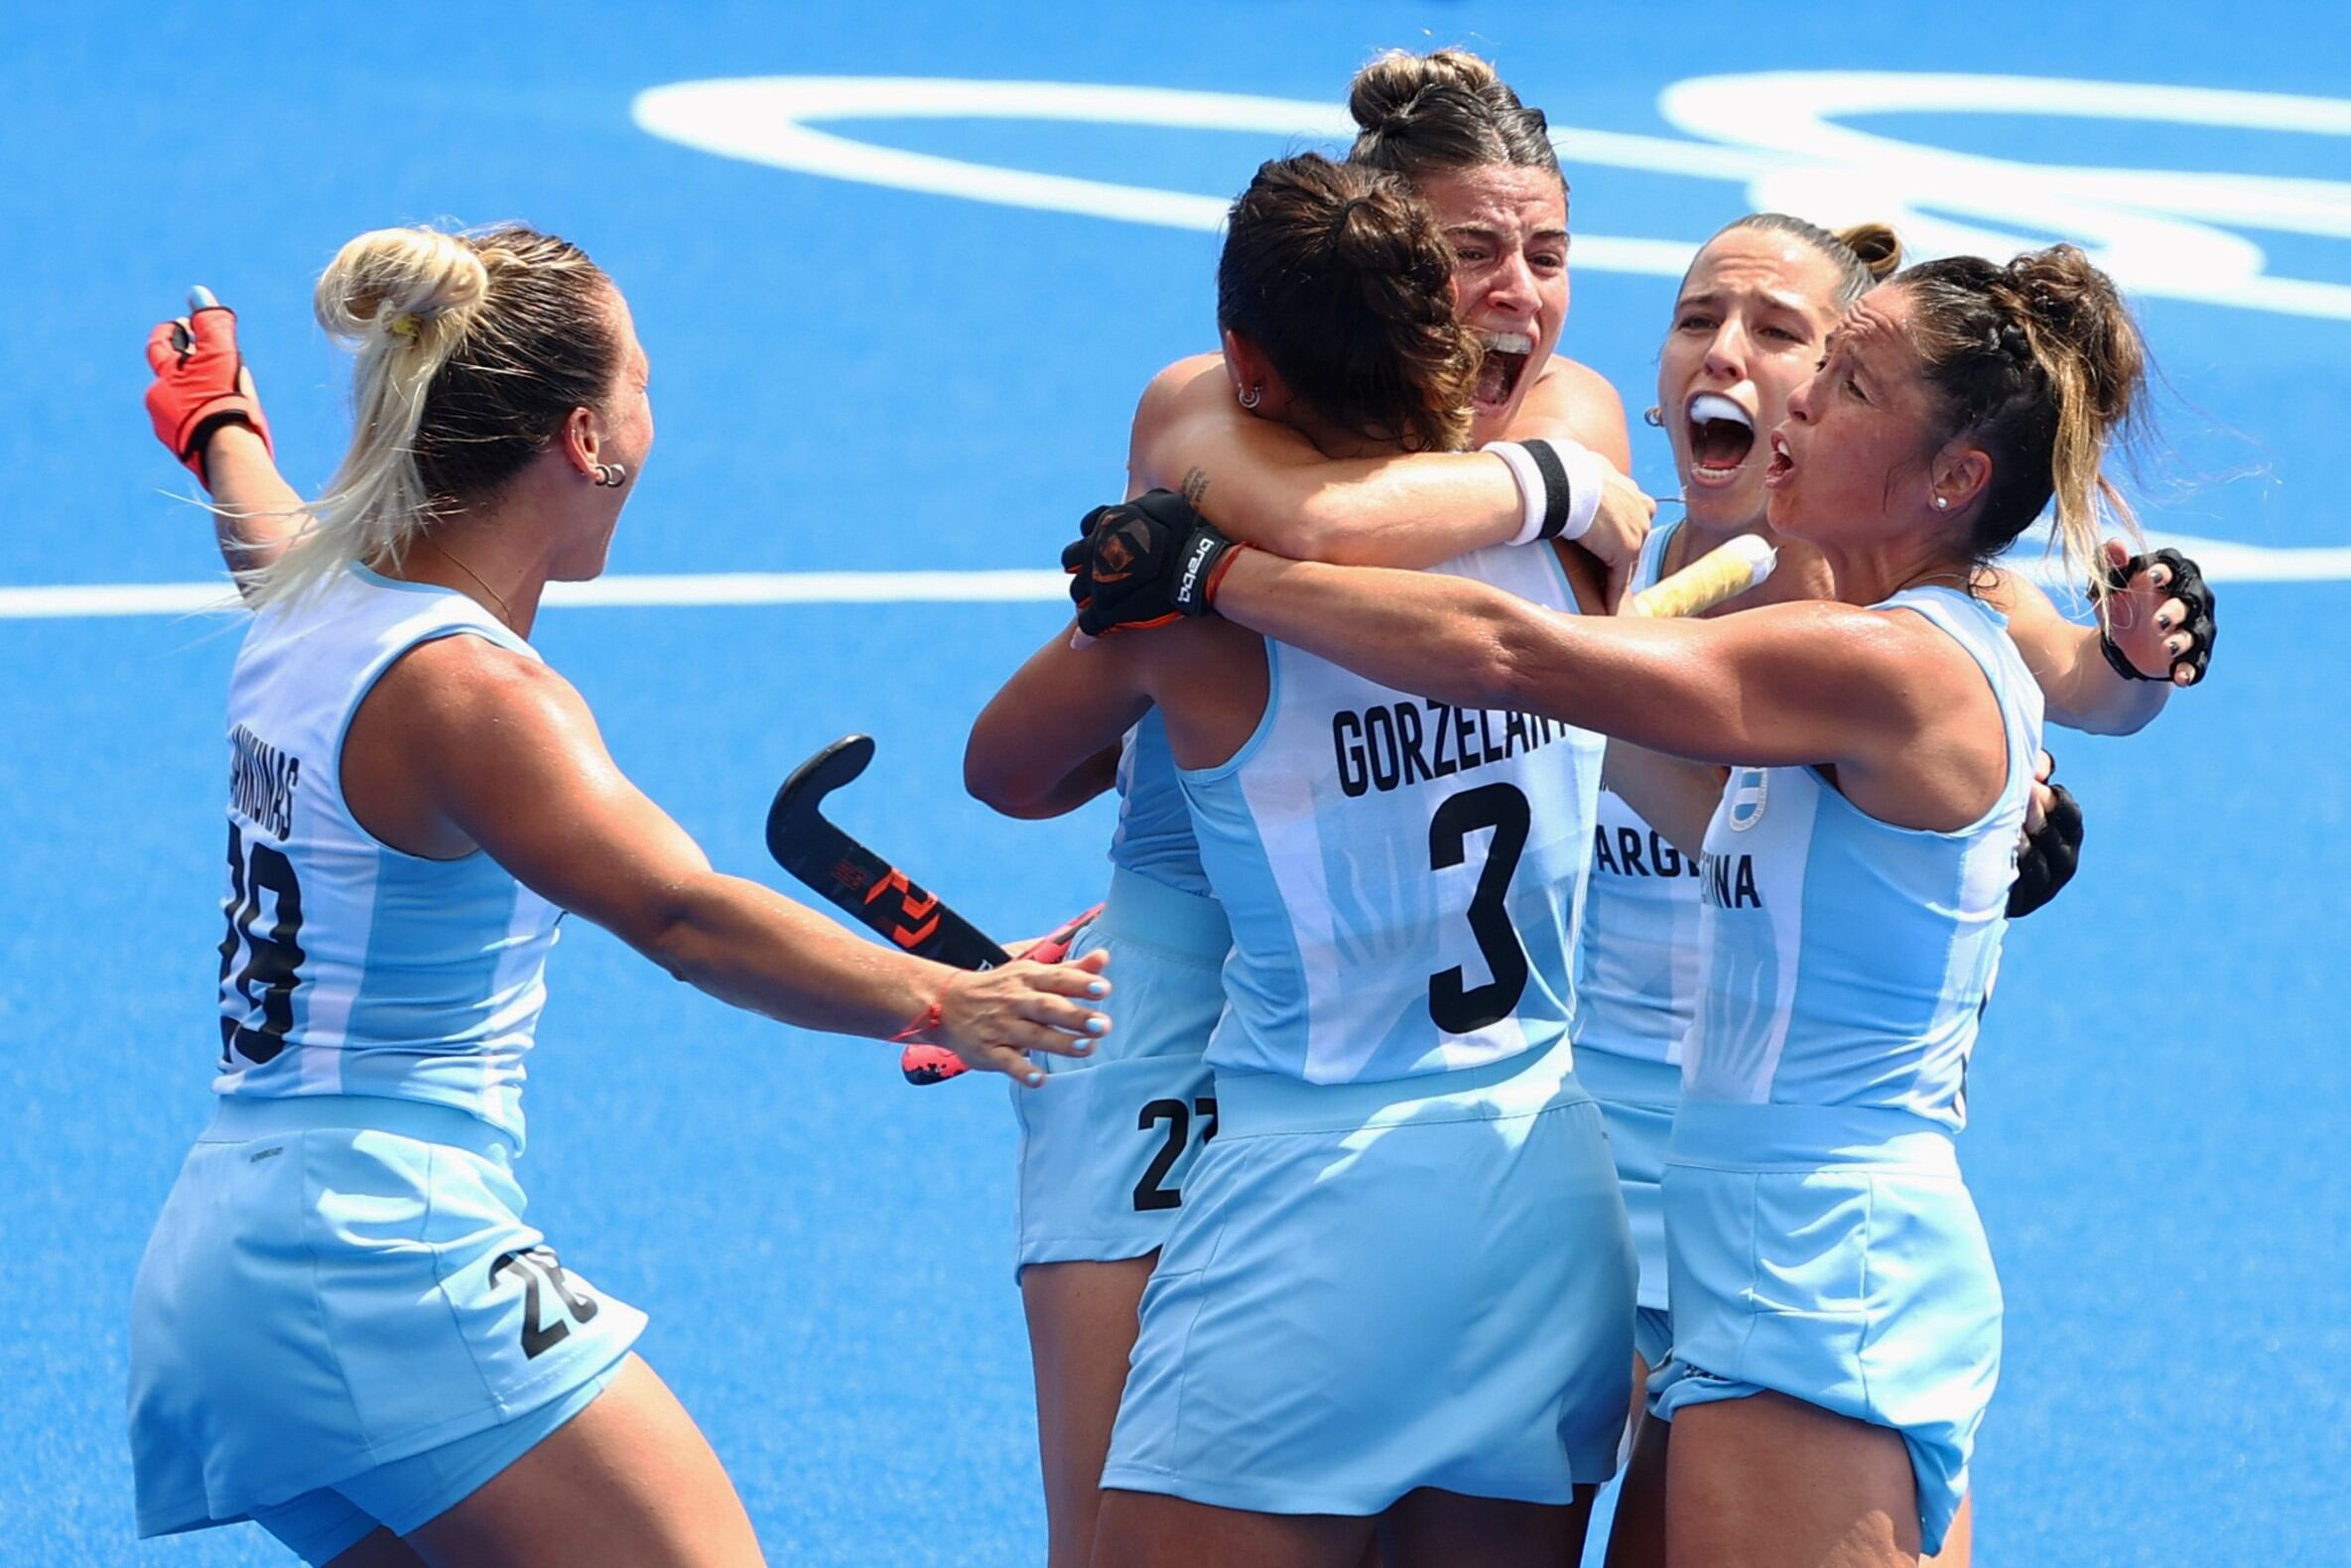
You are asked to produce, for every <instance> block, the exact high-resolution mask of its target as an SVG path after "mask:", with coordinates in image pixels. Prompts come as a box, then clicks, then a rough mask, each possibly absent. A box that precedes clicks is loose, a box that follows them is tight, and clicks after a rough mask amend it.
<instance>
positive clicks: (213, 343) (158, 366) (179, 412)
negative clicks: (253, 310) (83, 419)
mask: <svg viewBox="0 0 2351 1568" xmlns="http://www.w3.org/2000/svg"><path fill="white" fill-rule="evenodd" d="M147 367H148V368H149V369H150V370H153V371H154V372H155V384H154V385H153V386H151V387H149V388H148V389H147V417H148V418H150V419H152V420H153V421H155V439H156V440H158V441H160V442H162V443H163V444H164V445H165V446H167V447H169V448H171V449H172V456H173V457H177V458H179V459H180V460H181V461H182V462H184V463H186V464H188V466H189V469H190V470H191V471H192V472H194V473H195V474H196V477H197V478H198V479H201V480H203V481H204V484H205V487H206V488H209V487H210V486H211V482H212V481H211V479H210V478H209V477H208V476H207V475H206V474H205V472H204V443H205V442H206V441H208V440H210V439H211V436H212V432H214V431H216V430H218V429H219V428H220V427H221V426H223V425H230V424H235V425H242V426H244V427H245V428H246V429H248V430H250V431H252V432H253V434H254V435H256V436H259V437H260V438H261V445H262V448H263V449H264V450H265V451H267V452H268V453H269V454H270V456H271V457H276V456H277V449H276V448H275V447H273V446H271V445H270V439H269V421H268V420H266V419H264V418H262V417H261V400H260V398H258V397H257V396H255V395H254V392H253V377H252V376H251V375H250V374H248V373H247V372H246V369H245V359H244V356H243V355H242V354H240V353H238V352H237V313H236V312H234V311H232V310H230V309H229V308H228V307H227V306H225V305H208V306H205V307H204V308H203V309H201V310H199V311H196V312H195V313H194V314H193V315H191V316H189V317H188V318H187V319H186V320H185V321H175V322H164V323H162V324H160V325H159V326H157V327H156V328H155V330H154V331H152V332H149V333H148V334H147Z"/></svg>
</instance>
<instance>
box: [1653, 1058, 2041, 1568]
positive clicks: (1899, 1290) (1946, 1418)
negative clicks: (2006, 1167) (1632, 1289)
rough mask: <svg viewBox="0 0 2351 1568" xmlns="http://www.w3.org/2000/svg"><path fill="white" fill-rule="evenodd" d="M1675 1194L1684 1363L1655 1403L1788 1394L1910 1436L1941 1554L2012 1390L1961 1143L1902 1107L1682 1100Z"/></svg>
mask: <svg viewBox="0 0 2351 1568" xmlns="http://www.w3.org/2000/svg"><path fill="white" fill-rule="evenodd" d="M1664 1186H1665V1224H1666V1251H1667V1266H1668V1271H1669V1275H1670V1281H1671V1291H1672V1299H1673V1355H1672V1359H1671V1360H1670V1361H1669V1362H1668V1363H1667V1364H1666V1366H1665V1367H1664V1369H1663V1370H1661V1371H1660V1372H1658V1373H1657V1374H1656V1375H1655V1376H1654V1377H1652V1378H1651V1379H1650V1382H1649V1391H1650V1407H1651V1408H1652V1409H1653V1410H1655V1411H1656V1412H1657V1413H1658V1414H1659V1415H1662V1416H1665V1417H1668V1418H1670V1417H1671V1416H1672V1415H1673V1414H1674V1412H1675V1411H1677V1410H1680V1409H1683V1408H1685V1407H1687V1406H1689V1405H1693V1404H1701V1403H1705V1402H1708V1401H1711V1400H1718V1399H1738V1398H1744V1397H1746V1396H1748V1395H1750V1394H1754V1393H1758V1392H1761V1391H1763V1390H1764V1389H1770V1390H1773V1391H1775V1392H1778V1393H1783V1394H1786V1395H1788V1396H1789V1397H1791V1398H1795V1399H1801V1400H1804V1401H1805V1402H1806V1403H1808V1404H1815V1405H1818V1406H1820V1407H1821V1408H1822V1409H1824V1410H1829V1411H1832V1412H1834V1413H1835V1414H1838V1415H1842V1416H1847V1417H1850V1418H1851V1419H1853V1420H1856V1421H1867V1422H1870V1423H1872V1424H1873V1425H1877V1426H1886V1427H1892V1428H1894V1430H1895V1431H1897V1432H1899V1433H1900V1434H1901V1436H1902V1441H1903V1443H1904V1444H1905V1445H1906V1446H1907V1447H1908V1449H1909V1453H1910V1466H1911V1470H1912V1473H1913V1474H1914V1476H1915V1477H1916V1480H1917V1485H1918V1518H1919V1531H1920V1536H1921V1541H1922V1545H1923V1548H1924V1551H1925V1552H1926V1554H1927V1555H1929V1556H1931V1555H1933V1554H1934V1553H1935V1552H1936V1551H1937V1550H1939V1549H1940V1548H1941V1546H1942V1541H1943V1535H1944V1532H1945V1531H1946V1530H1948V1529H1949V1528H1950V1524H1951V1519H1952V1516H1953V1515H1954V1514H1955V1513H1956V1512H1957V1511H1958V1507H1959V1503H1960V1500H1961V1499H1962V1498H1964V1497H1965V1496H1966V1495H1967V1467H1968V1459H1969V1456H1970V1454H1971V1453H1972V1452H1973V1450H1974V1447H1975V1436H1976V1428H1977V1426H1978V1425H1979V1424H1980V1423H1981V1422H1982V1421H1983V1418H1984V1410H1985V1407H1986V1406H1987V1405H1988V1404H1989V1403H1990V1402H1991V1398H1992V1388H1993V1384H1994V1383H1995V1382H1996V1381H1998V1379H1999V1376H2000V1319H2001V1299H2000V1281H1999V1278H1998V1276H1997V1275H1996V1274H1995V1273H1994V1272H1993V1267H1992V1253H1991V1249H1990V1247H1989V1246H1988V1245H1987V1244H1986V1242H1985V1240H1984V1228H1983V1225H1982V1224H1981V1222H1979V1221H1978V1219H1977V1218H1976V1207H1975V1202H1974V1200H1973V1199H1972V1198H1970V1197H1969V1196H1968V1191H1967V1184H1966V1182H1965V1181H1964V1180H1963V1179H1962V1178H1961V1176H1960V1173H1959V1160H1958V1156H1957V1154H1956V1152H1955V1151H1954V1149H1953V1147H1952V1140H1951V1135H1950V1133H1949V1132H1948V1131H1947V1130H1946V1129H1945V1128H1943V1127H1941V1126H1939V1125H1938V1124H1936V1123H1934V1122H1931V1121H1927V1120H1925V1119H1923V1118H1921V1117H1918V1116H1914V1115H1911V1114H1909V1113H1908V1112H1906V1111H1893V1110H1877V1109H1871V1108H1861V1107H1829V1106H1744V1105H1727V1104H1723V1103H1720V1102H1712V1101H1684V1102H1683V1103H1682V1107H1681V1111H1680V1112H1679V1114H1678V1116H1677V1117H1676V1120H1675V1125H1674V1133H1673V1154H1672V1160H1671V1162H1670V1163H1669V1164H1668V1166H1667V1167H1666V1171H1665V1184H1664Z"/></svg>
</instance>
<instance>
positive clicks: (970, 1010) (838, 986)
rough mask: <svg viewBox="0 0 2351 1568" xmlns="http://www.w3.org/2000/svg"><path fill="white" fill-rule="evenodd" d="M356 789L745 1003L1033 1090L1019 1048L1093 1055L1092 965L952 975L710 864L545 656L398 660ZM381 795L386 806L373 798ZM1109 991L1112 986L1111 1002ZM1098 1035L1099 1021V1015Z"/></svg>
mask: <svg viewBox="0 0 2351 1568" xmlns="http://www.w3.org/2000/svg"><path fill="white" fill-rule="evenodd" d="M342 770H343V776H344V781H345V786H346V790H349V789H350V786H351V785H353V784H354V783H357V784H359V785H360V786H361V789H360V790H359V791H357V792H354V794H353V799H354V807H355V808H356V807H357V806H358V804H359V800H360V799H361V798H362V796H364V798H366V799H368V800H370V801H371V802H373V803H374V804H375V806H376V809H377V810H378V811H380V812H385V813H389V814H390V815H391V816H393V817H395V818H397V819H398V820H399V821H401V822H402V824H403V825H404V828H405V829H407V830H408V831H409V832H413V833H415V834H420V835H421V834H430V835H431V837H432V838H433V839H435V840H437V841H440V842H442V843H445V844H446V843H447V842H448V840H449V838H450V836H451V835H453V834H454V835H457V836H460V837H459V839H458V841H457V842H458V843H460V844H461V843H464V842H469V843H471V844H474V845H478V846H479V847H480V848H481V849H483V850H484V851H486V852H487V853H488V854H489V856H490V858H491V859H493V860H495V861H496V862H497V863H498V864H499V865H501V866H502V867H504V868H505V869H506V870H507V871H509V872H511V873H512V874H513V875H514V876H515V877H516V879H518V880H519V881H521V882H522V883H523V884H524V885H525V886H527V887H529V888H531V889H532V890H533V891H534V892H537V893H538V894H540V895H541V896H542V897H544V898H547V899H548V900H549V901H551V902H553V903H555V904H558V905H560V906H562V907H563V908H565V909H569V910H572V911H575V912H576V913H578V914H580V915H582V916H584V917H585V918H587V919H589V920H592V921H594V922H595V923H596V924H597V925H600V926H602V927H604V928H605V929H606V930H608V931H610V932H612V933H613V934H614V935H615V936H617V937H619V938H620V939H621V940H622V941H624V942H626V943H628V944H629V946H631V947H633V948H635V949H636V950H637V951H638V952H640V953H642V954H644V955H645V956H646V957H647V958H649V959H651V960H653V961H654V962H655V963H657V964H659V965H660V966H661V967H662V968H664V969H666V970H668V971H669V972H670V973H671V974H673V975H675V976H677V977H678V978H679V979H680V980H687V981H689V982H690V983H692V984H694V985H695V986H697V987H699V988H700V989H702V990H705V991H708V992H710V993H711V994H712V995H713V996H716V997H718V999H719V1000H721V1001H724V1002H728V1003H730V1004H732V1005H734V1006H737V1007H742V1008H746V1009H748V1010H751V1011H754V1012H759V1013H763V1014H765V1015H766V1016H768V1017H771V1018H776V1019H780V1020H782V1021H784V1022H786V1023H793V1024H798V1025H801V1026H802V1027H805V1028H811V1029H826V1030H832V1031H834V1032H837V1033H842V1034H859V1035H868V1036H875V1037H887V1036H890V1035H891V1034H892V1032H893V1031H902V1030H905V1029H907V1026H909V1021H910V1020H914V1023H913V1024H912V1025H911V1028H910V1031H909V1032H912V1033H913V1034H915V1035H916V1037H919V1038H925V1039H930V1040H934V1041H936V1042H937V1043H939V1044H943V1045H947V1046H949V1047H950V1048H952V1049H954V1050H955V1051H956V1052H957V1053H958V1054H959V1055H961V1056H963V1057H964V1059H965V1060H966V1061H968V1062H970V1063H971V1064H972V1065H973V1066H975V1067H988V1068H992V1069H994V1070H996V1071H998V1072H1004V1073H1009V1074H1013V1075H1014V1076H1017V1077H1020V1078H1022V1079H1023V1080H1024V1081H1031V1082H1033V1081H1035V1072H1034V1069H1033V1068H1032V1067H1031V1066H1030V1064H1029V1063H1028V1062H1027V1061H1026V1060H1025V1059H1024V1058H1023V1057H1022V1055H1021V1053H1022V1052H1023V1051H1031V1050H1042V1051H1052V1052H1057V1053H1060V1054H1065V1055H1082V1054H1084V1052H1085V1050H1086V1049H1087V1048H1086V1046H1085V1045H1084V1044H1082V1043H1081V1042H1083V1041H1084V1040H1085V1039H1087V1038H1088V1037H1089V1036H1091V1035H1093V1034H1097V1033H1100V1032H1101V1028H1097V1027H1090V1025H1091V1023H1092V1020H1093V1019H1095V1018H1096V1017H1097V1016H1098V1015H1097V1014H1096V1013H1095V1012H1094V1009H1093V1008H1092V1007H1091V1006H1090V1005H1088V1003H1087V1001H1084V1000H1081V999H1080V998H1090V997H1092V996H1095V995H1098V994H1100V993H1099V992H1095V991H1093V990H1092V989H1091V987H1093V986H1094V985H1095V984H1097V983H1098V982H1097V980H1096V979H1095V972H1097V971H1099V970H1100V969H1101V967H1102V966H1101V964H1100V963H1099V962H1096V963H1092V964H1088V965H1083V966H1078V967H1067V968H1069V973H1067V974H1066V975H1057V974H1056V971H1057V970H1060V969H1063V968H1065V967H1064V966H1048V965H1037V964H1024V963H1015V964H1012V965H1008V966H1005V967H1003V968H1001V969H997V970H992V971H987V972H984V973H974V974H968V973H965V972H963V971H958V970H949V969H945V968H943V967H942V966H940V965H937V964H933V963H930V962H928V961H926V960H921V959H916V958H912V957H910V956H908V955H906V954H903V953H899V952H896V951H894V950H892V949H888V948H884V947H879V946H876V945H875V944H873V943H870V942H865V941H862V940H859V939H858V938H856V937H854V936H852V935H850V934H849V932H847V931H844V930H843V929H842V928H841V927H840V926H838V925H836V924H835V923H834V922H832V921H831V920H828V919H826V918H824V917H823V916H821V915H819V914H817V913H815V912H814V911H813V910H809V909H806V908H804V907H802V906H801V905H799V904H796V903H794V902H792V901H791V900H790V899H787V898H785V897H783V896H781V895H780V894H778V893H776V892H774V891H772V890H771V889H769V888H767V887H764V886H762V885H760V884H759V883H757V882H752V881H748V880H745V879H744V878H741V877H736V876H727V875H723V874H721V873H719V872H718V871H716V870H713V869H712V867H711V864H710V861H709V859H708V858H707V857H705V855H704V854H703V852H702V849H701V848H700V847H699V846H697V845H696V844H695V842H694V840H693V839H692V838H691V837H689V836H688V835H687V833H686V831H685V830H684V829H682V828H680V827H679V826H678V825H677V823H676V822H674V821H673V820H671V818H670V817H669V815H668V814H667V813H666V812H664V811H662V809H661V808H660V807H659V806H656V805H655V804H654V803H653V802H652V801H651V800H649V799H647V798H646V797H645V795H644V794H643V792H641V791H640V790H638V789H637V787H636V786H635V785H634V784H633V783H631V782H630V781H629V779H628V778H627V777H626V776H625V775H624V774H622V773H621V771H620V769H619V767H618V766H617V765H616V764H615V763H614V762H613V760H612V757H611V755H610V753H609V752H608V751H606V750H605V748H604V743H603V738H602V736H601V735H600V734H599V733H598V732H597V730H596V725H595V720H594V719H593V718H592V717H590V715H589V714H588V707H587V704H586V703H584V702H583V701H582V700H581V698H580V695H579V693H577V692H576V691H574V690H573V689H572V687H571V686H570V684H569V683H567V682H566V681H564V679H563V678H562V677H561V676H558V675H556V674H555V673H554V672H553V671H551V670H548V669H547V668H546V667H545V666H544V665H541V664H539V663H537V662H536V661H533V660H529V659H525V658H522V657H520V656H518V655H516V654H512V653H509V652H507V651H505V650H503V649H499V648H495V647H492V646H491V645H489V644H487V643H485V642H482V641H480V640H479V639H476V638H470V637H451V638H445V639H443V640H441V641H439V642H434V643H428V644H426V645H425V646H423V647H421V648H419V649H417V650H415V651H414V652H412V653H410V654H409V655H407V656H406V657H405V658H403V659H402V660H401V661H400V662H399V663H398V664H396V665H394V666H393V668H392V670H391V671H390V672H389V673H388V674H386V676H385V677H384V679H383V680H382V681H381V682H379V683H378V684H377V686H376V688H375V690H374V691H373V692H372V693H371V694H370V695H369V697H368V699H367V701H366V703H365V704H363V705H362V706H361V709H360V711H359V714H358V716H357V718H356V719H354V721H353V723H352V726H351V731H350V735H349V737H348V739H347V741H346V744H345V749H344V754H343V763H342ZM378 797H381V798H380V800H379V799H378ZM1107 988H1108V987H1107V984H1106V985H1105V986H1104V989H1105V990H1106V991H1107ZM1102 1027H1107V1023H1106V1024H1104V1025H1103V1026H1102Z"/></svg>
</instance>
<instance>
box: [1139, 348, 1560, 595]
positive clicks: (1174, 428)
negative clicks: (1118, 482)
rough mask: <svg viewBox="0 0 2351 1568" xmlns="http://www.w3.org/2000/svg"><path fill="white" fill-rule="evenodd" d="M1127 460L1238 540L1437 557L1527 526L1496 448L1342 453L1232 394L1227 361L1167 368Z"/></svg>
mask: <svg viewBox="0 0 2351 1568" xmlns="http://www.w3.org/2000/svg"><path fill="white" fill-rule="evenodd" d="M1127 471H1128V474H1129V475H1130V477H1131V478H1132V480H1133V483H1134V485H1135V487H1136V488H1137V489H1138V490H1147V489H1167V490H1180V491H1182V492H1183V494H1184V496H1185V497H1186V499H1188V500H1190V501H1191V502H1192V504H1193V506H1194V507H1196V508H1197V509H1198V510H1199V511H1200V513H1201V515H1203V516H1205V517H1209V518H1212V519H1214V520H1215V522H1216V524H1217V526H1218V527H1220V528H1222V529H1224V530H1225V531H1226V532H1227V533H1230V534H1232V535H1233V536H1234V537H1236V538H1239V539H1245V540H1247V541H1249V542H1250V543H1251V544H1256V545H1262V546H1264V547H1265V548H1267V549H1269V550H1276V551H1279V552H1280V553H1282V554H1283V555H1289V556H1298V557H1303V558H1305V559H1309V560H1316V561H1335V562H1339V563H1341V564H1343V565H1354V566H1391V567H1431V566H1435V565H1436V564H1437V563H1438V562H1440V561H1450V560H1452V559H1453V558H1454V557H1455V556H1459V555H1464V554H1467V553H1468V552H1470V551H1472V550H1477V549H1482V548H1484V547H1485V546H1488V545H1500V544H1506V543H1507V542H1508V541H1509V540H1510V539H1511V537H1512V536H1514V535H1515V534H1516V533H1517V532H1518V527H1519V524H1520V522H1521V520H1522V519H1523V518H1524V515H1525V503H1524V502H1523V501H1522V500H1521V498H1520V496H1519V492H1518V483H1517V481H1516V480H1515V479H1513V478H1511V477H1510V469H1509V466H1508V464H1506V463H1504V462H1503V461H1502V458H1500V457H1495V456H1493V455H1492V454H1490V453H1427V454H1422V455H1419V456H1415V457H1357V458H1344V459H1333V458H1330V457H1324V456H1323V455H1322V454H1321V453H1320V452H1318V451H1316V450H1315V447H1314V445H1313V443H1311V442H1309V441H1308V440H1307V439H1306V438H1305V437H1304V436H1301V435H1299V434H1298V433H1297V432H1296V431H1294V430H1292V429H1290V428H1289V427H1288V426H1286V425H1279V424H1276V423H1274V422H1273V421H1271V420H1264V419H1257V418H1255V417H1253V416H1251V415H1249V414H1247V413H1245V412H1243V411H1242V410H1241V408H1240V406H1239V405H1237V404H1236V403H1235V402H1234V401H1233V386H1232V383H1231V381H1230V380H1229V379H1228V378H1227V376H1226V373H1225V361H1224V360H1223V359H1222V358H1221V357H1220V356H1218V355H1216V354H1198V355H1195V356H1193V357H1192V358H1190V359H1183V360H1179V361H1177V362H1176V363H1175V364H1173V365H1170V366H1168V368H1166V369H1165V370H1162V371H1160V372H1159V374H1158V375H1156V376H1154V377H1153V378H1152V380H1151V384H1150V385H1149V386H1148V387H1146V388H1145V389H1144V391H1143V398H1142V402H1141V404H1140V405H1139V406H1138V407H1137V408H1136V409H1135V415H1134V432H1133V435H1132V438H1131V439H1130V441H1129V444H1128V448H1127Z"/></svg>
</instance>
